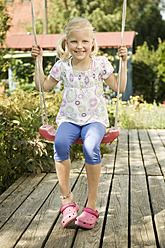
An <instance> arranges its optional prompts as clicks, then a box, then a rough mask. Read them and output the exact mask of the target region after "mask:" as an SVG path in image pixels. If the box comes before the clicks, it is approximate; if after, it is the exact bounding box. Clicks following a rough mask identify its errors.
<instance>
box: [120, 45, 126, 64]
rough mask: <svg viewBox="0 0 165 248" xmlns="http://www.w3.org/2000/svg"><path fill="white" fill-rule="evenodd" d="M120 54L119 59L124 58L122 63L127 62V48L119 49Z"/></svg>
mask: <svg viewBox="0 0 165 248" xmlns="http://www.w3.org/2000/svg"><path fill="white" fill-rule="evenodd" d="M118 54H119V57H122V61H126V60H127V48H126V47H125V46H121V47H119V49H118Z"/></svg>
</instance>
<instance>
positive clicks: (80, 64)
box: [31, 18, 127, 229]
mask: <svg viewBox="0 0 165 248" xmlns="http://www.w3.org/2000/svg"><path fill="white" fill-rule="evenodd" d="M31 54H32V57H33V58H36V57H37V56H38V57H39V62H40V63H39V64H40V67H41V73H42V82H43V87H44V90H45V91H46V90H49V89H51V88H53V87H54V86H55V85H56V84H57V83H58V82H59V81H62V82H63V84H64V91H63V100H62V104H61V107H60V110H59V113H58V115H57V119H56V121H57V124H58V128H57V131H56V136H55V141H54V159H55V166H56V171H57V176H58V180H59V185H60V191H61V197H60V198H61V200H62V207H61V212H62V214H63V219H62V225H63V226H64V227H66V226H68V225H69V224H70V223H71V222H72V221H73V220H75V224H76V225H78V226H81V227H84V228H88V229H91V228H93V227H94V225H95V223H96V220H97V218H98V215H99V214H98V211H97V210H96V200H97V189H98V183H99V176H100V170H101V156H100V143H101V141H102V139H103V137H104V135H105V132H106V130H105V127H108V126H109V121H108V114H107V110H106V105H105V99H104V92H103V80H104V81H105V83H106V84H107V85H109V87H111V89H113V90H114V91H117V85H118V83H117V82H118V76H115V75H114V74H113V70H114V69H113V67H112V65H111V63H110V62H109V61H108V59H107V58H106V57H104V56H99V57H96V54H97V43H96V40H95V38H94V37H93V27H92V25H91V24H90V22H89V21H87V20H86V19H83V18H74V19H73V20H71V21H70V22H69V23H68V25H67V27H66V29H65V37H64V38H62V39H61V40H60V41H59V42H58V46H57V55H58V57H59V59H60V60H58V61H57V62H56V63H55V65H54V66H53V67H52V69H51V71H50V74H49V76H48V77H46V78H45V76H44V73H43V69H42V49H41V48H40V47H39V46H33V47H32V53H31ZM119 56H121V57H122V68H121V87H120V91H121V92H124V90H125V87H126V81H127V49H126V47H124V46H122V47H121V48H119ZM36 67H37V65H36ZM35 83H36V88H37V89H38V88H39V86H38V84H39V82H38V78H37V68H36V72H35ZM79 136H81V137H82V140H83V153H84V157H85V168H86V173H87V180H88V201H87V205H86V207H85V208H83V212H82V213H81V214H80V216H79V217H77V212H78V210H79V206H78V205H77V204H76V203H75V202H73V199H74V196H73V193H72V192H70V190H69V172H70V167H71V162H70V158H69V153H70V148H71V145H72V143H73V142H74V141H75V140H76V139H77V138H78V137H79Z"/></svg>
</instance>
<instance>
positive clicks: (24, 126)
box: [0, 90, 62, 192]
mask: <svg viewBox="0 0 165 248" xmlns="http://www.w3.org/2000/svg"><path fill="white" fill-rule="evenodd" d="M0 98H1V99H0V142H1V145H0V156H1V161H0V192H1V191H2V190H4V189H5V188H7V187H8V186H9V185H10V184H11V183H12V182H13V181H15V179H16V178H18V177H19V176H20V175H22V173H23V172H25V171H30V172H39V171H48V170H50V169H51V168H52V166H53V165H54V160H53V145H52V143H51V142H47V141H45V140H44V139H43V138H42V137H41V136H40V135H39V134H38V128H39V126H40V125H41V116H40V115H41V113H40V106H39V94H38V92H31V93H29V92H24V91H21V90H17V91H14V92H13V93H12V95H11V96H10V97H7V96H5V95H3V96H1V97H0ZM45 98H46V101H47V106H48V116H50V123H54V122H55V116H56V114H57V111H58V108H59V106H60V102H61V99H62V95H61V93H58V94H56V95H55V96H54V95H53V94H51V93H47V94H45ZM49 107H50V108H49ZM50 109H51V110H50Z"/></svg>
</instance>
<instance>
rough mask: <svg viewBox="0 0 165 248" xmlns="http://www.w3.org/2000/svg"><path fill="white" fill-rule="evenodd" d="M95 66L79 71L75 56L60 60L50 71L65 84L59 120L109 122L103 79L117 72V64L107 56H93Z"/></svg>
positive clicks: (107, 124)
mask: <svg viewBox="0 0 165 248" xmlns="http://www.w3.org/2000/svg"><path fill="white" fill-rule="evenodd" d="M92 59H93V64H92V68H91V69H89V70H88V71H75V70H73V68H72V65H71V60H72V58H70V59H68V60H66V61H64V60H59V61H57V62H56V63H55V64H54V66H53V67H52V69H51V71H50V75H51V76H52V77H53V78H54V79H55V80H57V81H62V82H63V84H64V91H63V100H62V103H61V107H60V110H59V112H58V115H57V118H56V122H57V125H58V126H59V125H60V124H61V123H62V122H64V121H65V122H72V123H75V124H77V125H80V126H83V125H85V124H89V123H91V122H101V123H102V124H103V125H104V126H106V127H108V126H109V120H108V113H107V108H106V104H105V98H104V91H103V80H104V79H106V78H108V77H109V75H110V74H111V73H112V72H113V70H114V69H113V67H112V65H111V63H110V62H109V61H108V59H107V58H106V57H104V56H98V57H95V56H94V57H92Z"/></svg>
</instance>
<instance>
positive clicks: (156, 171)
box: [139, 130, 161, 176]
mask: <svg viewBox="0 0 165 248" xmlns="http://www.w3.org/2000/svg"><path fill="white" fill-rule="evenodd" d="M139 137H140V144H141V148H142V154H143V159H144V165H145V168H146V172H147V175H155V176H156V175H158V176H161V171H160V168H159V165H158V162H157V159H156V156H155V153H154V151H153V148H152V145H151V142H150V140H149V137H148V134H147V131H146V130H139Z"/></svg>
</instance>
